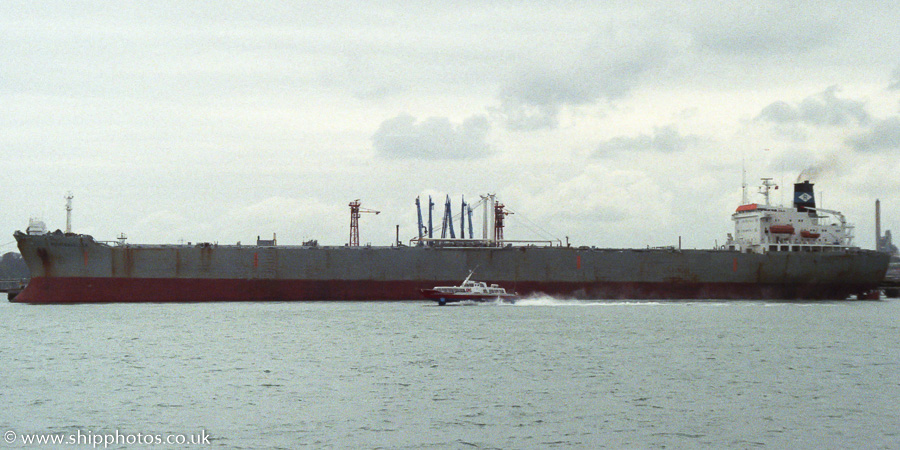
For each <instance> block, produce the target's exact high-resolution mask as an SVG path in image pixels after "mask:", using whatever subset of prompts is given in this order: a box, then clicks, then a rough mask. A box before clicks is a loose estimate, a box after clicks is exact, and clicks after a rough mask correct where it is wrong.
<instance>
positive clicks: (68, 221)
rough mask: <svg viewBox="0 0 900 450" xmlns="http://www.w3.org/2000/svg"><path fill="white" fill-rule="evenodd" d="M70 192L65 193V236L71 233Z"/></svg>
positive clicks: (71, 196)
mask: <svg viewBox="0 0 900 450" xmlns="http://www.w3.org/2000/svg"><path fill="white" fill-rule="evenodd" d="M72 198H74V196H73V195H72V191H69V192H67V193H66V234H71V233H72Z"/></svg>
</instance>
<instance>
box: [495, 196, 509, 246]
mask: <svg viewBox="0 0 900 450" xmlns="http://www.w3.org/2000/svg"><path fill="white" fill-rule="evenodd" d="M504 208H506V205H504V204H503V203H500V202H498V201H495V202H494V239H496V240H497V243H496V244H497V245H501V244H500V241H502V240H503V219H504V218H506V216H508V215H510V214H513V213H512V212H510V211H506V210H505V209H504Z"/></svg>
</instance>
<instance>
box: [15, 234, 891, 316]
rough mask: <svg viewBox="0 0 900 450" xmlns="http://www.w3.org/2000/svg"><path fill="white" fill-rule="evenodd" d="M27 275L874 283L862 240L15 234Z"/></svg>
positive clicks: (768, 292) (146, 289)
mask: <svg viewBox="0 0 900 450" xmlns="http://www.w3.org/2000/svg"><path fill="white" fill-rule="evenodd" d="M16 239H17V240H18V243H19V249H20V251H21V252H22V256H23V258H24V259H25V262H26V264H28V266H29V270H30V271H31V273H32V279H31V281H30V282H29V284H28V286H27V287H26V288H25V290H24V291H22V292H21V293H20V294H19V295H18V296H17V297H16V298H15V299H14V301H16V302H23V303H96V302H204V301H316V300H351V301H362V300H417V299H423V297H422V295H421V294H420V291H421V290H422V289H429V288H431V287H433V286H440V285H452V284H454V283H455V282H457V281H458V280H459V279H462V278H464V277H465V276H466V275H467V273H468V271H469V270H471V269H472V268H475V267H478V271H479V275H480V276H481V277H483V278H485V279H490V280H491V281H492V282H495V283H499V284H501V285H502V286H504V287H507V288H508V289H511V290H514V291H516V292H517V293H518V294H519V295H520V296H521V297H528V296H535V295H549V296H554V297H564V298H573V299H661V300H663V299H783V300H840V299H845V298H848V297H849V296H851V295H861V294H865V293H867V292H870V291H872V290H874V289H876V288H877V287H878V284H879V283H880V282H881V280H883V278H884V274H885V271H886V270H887V265H888V256H887V255H885V254H882V253H876V252H872V251H865V250H851V251H840V252H837V251H835V252H821V253H789V252H784V253H780V252H773V253H769V254H764V255H760V254H751V253H739V252H733V251H724V250H634V249H594V248H577V249H576V248H569V247H506V248H444V249H442V248H419V247H400V248H397V247H371V248H368V247H360V248H348V247H289V246H288V247H285V246H279V247H257V246H239V245H234V246H232V245H222V246H220V245H215V244H200V245H193V246H191V245H171V246H165V245H163V246H144V245H123V246H119V245H108V244H104V243H100V242H96V241H94V240H93V238H91V237H90V236H86V235H72V234H69V235H66V234H62V233H54V234H47V235H38V236H31V235H24V234H21V233H17V234H16Z"/></svg>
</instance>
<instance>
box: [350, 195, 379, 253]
mask: <svg viewBox="0 0 900 450" xmlns="http://www.w3.org/2000/svg"><path fill="white" fill-rule="evenodd" d="M380 212H381V211H375V210H374V209H368V208H362V207H361V206H360V203H359V199H356V200H353V201H352V202H350V247H359V214H360V213H374V214H378V213H380Z"/></svg>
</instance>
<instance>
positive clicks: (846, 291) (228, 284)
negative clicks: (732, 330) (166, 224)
mask: <svg viewBox="0 0 900 450" xmlns="http://www.w3.org/2000/svg"><path fill="white" fill-rule="evenodd" d="M447 283H452V281H447V280H422V281H399V280H398V281H371V280H316V281H310V280H263V279H257V280H240V279H177V278H175V279H170V278H56V277H54V278H46V277H38V278H34V279H32V280H31V281H30V282H29V283H28V286H27V287H26V288H25V290H24V291H22V292H21V293H20V294H19V295H18V296H16V297H15V299H14V300H11V301H14V302H18V303H109V302H225V301H315V300H351V301H362V300H420V299H422V298H423V297H422V296H421V294H420V290H422V289H429V288H430V286H436V285H441V284H447ZM511 287H512V288H513V289H514V290H515V291H516V292H518V293H519V296H520V298H521V297H528V296H532V295H549V296H553V297H561V298H572V299H658V300H677V299H723V300H726V299H746V300H752V299H763V300H769V299H771V300H843V299H846V298H848V297H849V296H850V295H864V294H866V293H867V292H870V291H872V290H873V289H872V288H871V286H864V285H851V284H786V285H776V284H758V283H632V282H594V283H574V282H554V283H542V282H518V283H515V284H514V286H511Z"/></svg>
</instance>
